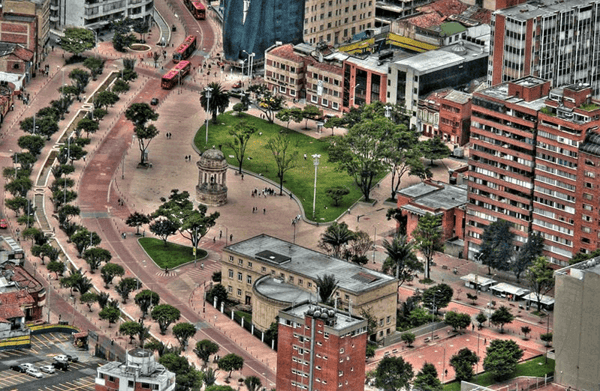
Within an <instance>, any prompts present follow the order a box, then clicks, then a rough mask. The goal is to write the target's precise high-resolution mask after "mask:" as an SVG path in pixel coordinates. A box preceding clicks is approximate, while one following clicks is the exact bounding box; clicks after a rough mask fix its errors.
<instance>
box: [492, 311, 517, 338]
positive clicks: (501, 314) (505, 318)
mask: <svg viewBox="0 0 600 391" xmlns="http://www.w3.org/2000/svg"><path fill="white" fill-rule="evenodd" d="M513 320H515V316H514V315H513V314H512V313H511V312H510V310H509V309H508V307H506V306H500V308H498V309H497V310H496V311H494V313H493V314H492V316H490V322H492V324H493V325H494V326H498V325H499V326H500V333H504V325H505V324H507V323H512V321H513Z"/></svg>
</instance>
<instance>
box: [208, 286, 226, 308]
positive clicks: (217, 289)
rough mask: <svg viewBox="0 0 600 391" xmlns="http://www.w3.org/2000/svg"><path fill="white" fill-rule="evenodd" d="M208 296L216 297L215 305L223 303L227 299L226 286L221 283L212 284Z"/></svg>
mask: <svg viewBox="0 0 600 391" xmlns="http://www.w3.org/2000/svg"><path fill="white" fill-rule="evenodd" d="M210 297H211V298H213V297H216V298H217V305H219V304H221V303H223V302H224V301H226V300H227V288H225V287H224V286H223V285H221V284H216V285H214V286H213V288H212V289H211V290H210ZM209 301H212V300H209Z"/></svg>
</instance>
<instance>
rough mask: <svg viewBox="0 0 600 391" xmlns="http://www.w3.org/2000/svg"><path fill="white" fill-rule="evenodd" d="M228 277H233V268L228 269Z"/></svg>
mask: <svg viewBox="0 0 600 391" xmlns="http://www.w3.org/2000/svg"><path fill="white" fill-rule="evenodd" d="M229 278H233V269H229Z"/></svg>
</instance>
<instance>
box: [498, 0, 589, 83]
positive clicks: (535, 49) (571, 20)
mask: <svg viewBox="0 0 600 391" xmlns="http://www.w3.org/2000/svg"><path fill="white" fill-rule="evenodd" d="M599 21H600V1H599V0H570V1H561V0H536V1H530V2H528V3H524V4H520V5H517V6H514V7H511V8H507V9H505V10H501V11H497V12H495V13H494V14H493V16H492V34H493V35H492V41H491V49H490V62H489V70H488V84H489V85H490V86H493V85H497V84H500V83H503V82H506V81H509V80H514V79H519V78H522V77H524V76H528V75H532V76H536V77H539V78H542V79H545V80H550V82H551V85H552V87H559V86H564V85H569V84H577V83H589V84H590V86H591V87H592V89H593V90H594V93H595V94H598V93H600V23H599Z"/></svg>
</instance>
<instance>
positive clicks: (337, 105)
mask: <svg viewBox="0 0 600 391" xmlns="http://www.w3.org/2000/svg"><path fill="white" fill-rule="evenodd" d="M331 108H332V109H334V110H339V109H340V105H339V104H338V103H337V102H331Z"/></svg>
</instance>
